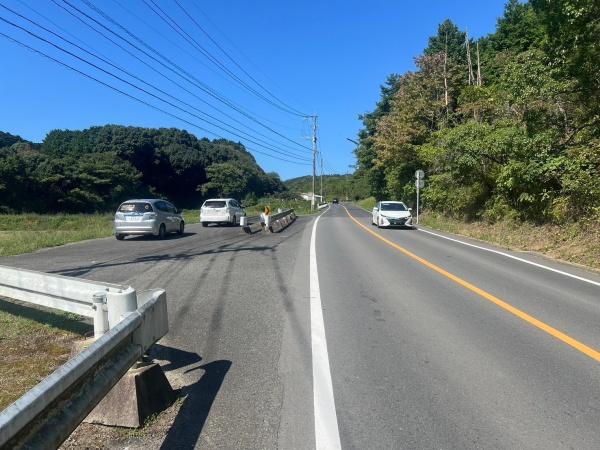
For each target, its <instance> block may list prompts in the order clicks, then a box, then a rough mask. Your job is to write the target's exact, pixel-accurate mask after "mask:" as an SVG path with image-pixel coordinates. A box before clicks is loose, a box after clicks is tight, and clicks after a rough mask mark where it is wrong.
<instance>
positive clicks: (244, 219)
mask: <svg viewBox="0 0 600 450" xmlns="http://www.w3.org/2000/svg"><path fill="white" fill-rule="evenodd" d="M247 225H248V218H247V217H246V216H242V217H240V227H245V226H247Z"/></svg>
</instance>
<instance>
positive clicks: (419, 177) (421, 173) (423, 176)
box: [415, 169, 425, 179]
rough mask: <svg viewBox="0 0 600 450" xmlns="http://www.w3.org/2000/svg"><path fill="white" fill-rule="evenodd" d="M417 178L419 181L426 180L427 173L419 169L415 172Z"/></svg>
mask: <svg viewBox="0 0 600 450" xmlns="http://www.w3.org/2000/svg"><path fill="white" fill-rule="evenodd" d="M415 177H417V178H418V179H423V178H425V172H423V171H422V170H421V169H419V170H417V171H416V172H415Z"/></svg>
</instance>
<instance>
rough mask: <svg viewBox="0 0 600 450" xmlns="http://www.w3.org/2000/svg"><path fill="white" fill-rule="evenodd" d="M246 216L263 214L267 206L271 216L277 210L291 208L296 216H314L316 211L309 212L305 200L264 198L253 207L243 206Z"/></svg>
mask: <svg viewBox="0 0 600 450" xmlns="http://www.w3.org/2000/svg"><path fill="white" fill-rule="evenodd" d="M244 206H245V208H244V209H245V210H246V214H247V215H248V216H257V215H259V214H260V213H262V212H263V210H264V207H265V206H268V207H269V208H270V209H271V214H273V213H275V212H277V208H281V209H289V208H293V209H294V211H295V213H296V214H298V215H301V216H302V215H307V214H316V213H317V212H318V210H317V211H311V210H310V202H309V201H306V200H295V199H294V200H291V199H280V198H276V197H264V198H260V199H258V200H257V202H256V204H254V205H244Z"/></svg>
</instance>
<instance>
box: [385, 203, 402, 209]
mask: <svg viewBox="0 0 600 450" xmlns="http://www.w3.org/2000/svg"><path fill="white" fill-rule="evenodd" d="M381 210H382V211H406V206H404V203H382V204H381Z"/></svg>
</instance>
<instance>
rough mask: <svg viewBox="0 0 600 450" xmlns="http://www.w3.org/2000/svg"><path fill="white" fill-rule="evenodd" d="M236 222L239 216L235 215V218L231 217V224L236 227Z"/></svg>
mask: <svg viewBox="0 0 600 450" xmlns="http://www.w3.org/2000/svg"><path fill="white" fill-rule="evenodd" d="M236 223H237V217H235V216H233V218H232V219H231V226H232V227H235V224H236Z"/></svg>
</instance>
